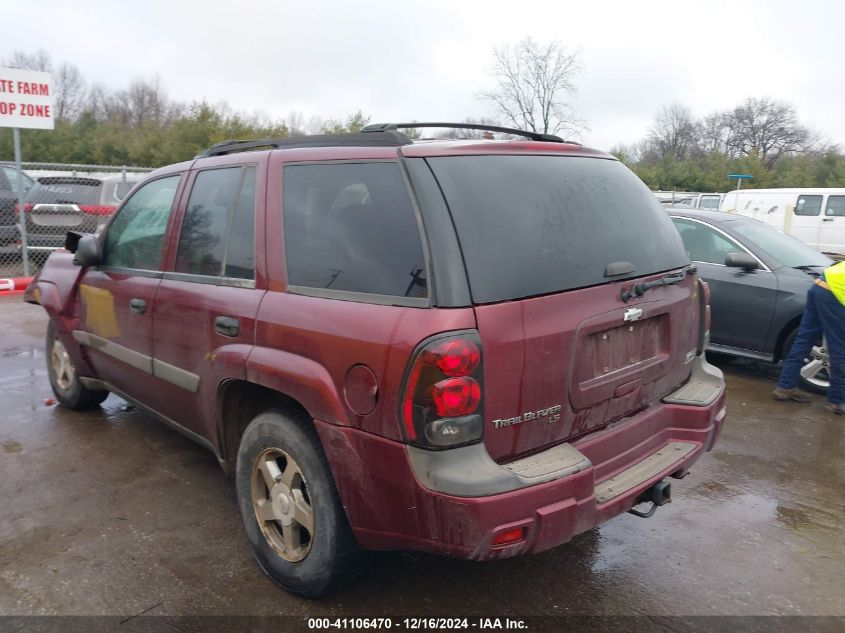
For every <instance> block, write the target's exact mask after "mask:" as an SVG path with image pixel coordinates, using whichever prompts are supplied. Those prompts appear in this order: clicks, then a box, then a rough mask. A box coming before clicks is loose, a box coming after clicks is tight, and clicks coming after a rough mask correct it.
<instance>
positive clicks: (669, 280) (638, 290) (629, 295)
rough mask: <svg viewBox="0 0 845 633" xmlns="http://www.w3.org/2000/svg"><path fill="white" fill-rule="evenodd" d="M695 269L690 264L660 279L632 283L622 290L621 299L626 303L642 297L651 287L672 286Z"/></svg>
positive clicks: (695, 270) (695, 269) (694, 271)
mask: <svg viewBox="0 0 845 633" xmlns="http://www.w3.org/2000/svg"><path fill="white" fill-rule="evenodd" d="M697 270H698V269H697V268H696V267H695V265H693V264H690V265H689V266H687V267H686V268H684V269H683V270H682V271H680V272H677V273H672V274H671V275H666V276H665V277H661V278H660V279H653V280H652V281H646V282H643V283H639V284H634V286H633V287H632V288H631V289H630V290H622V293H621V297H622V301H624V302H625V303H628V302H629V301H630V300H631V299H635V298H639V297H642V296H643V295H644V294H645V293H646V292H648V291H649V290H651V289H652V288H658V287H660V286H674V285H675V284H679V283H681V282H682V281H683V280H684V279H686V278H687V275H693V274H695V273H696V272H697Z"/></svg>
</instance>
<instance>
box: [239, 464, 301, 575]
mask: <svg viewBox="0 0 845 633" xmlns="http://www.w3.org/2000/svg"><path fill="white" fill-rule="evenodd" d="M252 471H253V472H252V483H251V489H252V507H253V510H254V511H255V518H256V520H257V521H258V525H259V527H260V528H261V532H262V533H263V534H264V538H265V539H266V540H267V542H268V543H269V544H270V546H271V547H272V548H273V549H274V550H275V551H276V553H277V554H278V555H279V556H281V557H282V558H283V559H285V560H286V561H289V562H292V563H296V562H299V561H301V560H302V559H304V558H305V557H306V556H307V555H308V552H309V551H310V550H311V543H312V541H313V537H314V509H313V507H312V505H311V497H310V496H309V494H308V484H307V483H306V481H305V477H304V476H303V474H302V470H300V468H299V465H298V464H297V463H296V461H295V460H294V459H293V458H292V457H291V456H290V455H289V454H288V453H286V452H285V451H283V450H281V449H279V448H268V449H265V450H264V451H263V452H262V453H261V454H260V455H259V456H258V459H256V460H255V464H254V466H253V469H252Z"/></svg>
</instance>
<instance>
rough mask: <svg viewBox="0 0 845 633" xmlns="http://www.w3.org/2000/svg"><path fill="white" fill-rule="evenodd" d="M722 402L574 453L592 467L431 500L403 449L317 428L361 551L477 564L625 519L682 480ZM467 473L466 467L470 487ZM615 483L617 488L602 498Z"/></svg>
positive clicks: (618, 430) (650, 422)
mask: <svg viewBox="0 0 845 633" xmlns="http://www.w3.org/2000/svg"><path fill="white" fill-rule="evenodd" d="M724 402H725V396H724V388H723V387H722V388H721V389H720V390H719V393H718V396H717V397H716V398H715V399H713V400H712V401H711V402H710V403H709V404H707V405H705V406H691V405H682V404H668V403H656V404H655V405H653V406H652V407H650V408H648V409H646V410H644V411H642V412H640V413H639V414H637V415H636V416H632V417H630V418H627V419H625V420H623V421H620V422H618V423H616V424H615V425H612V426H611V427H609V428H607V429H605V430H603V431H601V432H599V433H595V434H593V435H590V436H587V437H585V438H583V439H582V440H580V441H577V442H575V443H574V444H573V447H574V448H575V449H577V451H578V453H580V454H581V455H582V456H584V457H585V458H587V460H588V461H589V464H588V465H586V466H585V467H580V468H578V469H576V470H575V471H574V472H571V473H570V474H564V475H563V476H560V477H559V478H556V479H553V480H550V481H545V482H543V483H538V484H535V485H525V486H524V487H520V488H517V489H511V490H508V491H506V492H501V493H498V494H489V495H484V494H479V492H480V491H479V490H475V491H474V492H471V493H468V494H472V495H473V496H459V495H457V494H449V493H446V492H442V491H436V490H432V489H431V488H430V486H432V485H434V484H432V481H431V477H430V475H431V472H430V471H429V472H421V471H420V470H419V469H420V464H419V463H418V462H417V463H415V461H414V459H413V458H412V456H411V453H410V452H409V450H408V448H407V447H406V446H405V445H403V444H401V443H398V442H394V441H391V440H386V439H384V438H380V437H376V436H373V435H371V434H368V433H363V432H361V431H357V430H355V429H350V428H347V427H338V426H335V425H331V424H327V423H322V422H318V423H317V428H318V431H319V433H320V437H321V439H322V443H323V446H324V448H325V450H326V453H327V456H328V458H329V462H330V464H331V466H332V470H333V473H334V476H335V480H336V482H337V485H338V491H339V492H340V496H341V499H342V502H343V505H344V507H345V509H346V512H347V516H348V517H349V521H350V524H351V526H352V529H353V531H354V532H355V535H356V537H357V538H358V541H359V543H360V544H361V545H362V546H363V547H367V548H370V549H415V550H423V551H429V552H434V553H439V554H446V555H451V556H456V557H460V558H469V559H476V560H484V559H491V558H503V557H508V556H514V555H517V554H523V553H533V552H539V551H543V550H546V549H549V548H552V547H555V546H557V545H560V544H562V543H565V542H566V541H568V540H570V539H571V538H572V537H573V536H575V535H577V534H579V533H581V532H584V531H586V530H589V529H591V528H593V527H595V526H596V525H599V524H601V523H603V522H605V521H607V520H608V519H611V518H612V517H614V516H617V515H619V514H622V513H624V512H626V511H627V510H629V509H630V508H631V507H632V506H633V504H634V502H635V500H636V499H637V497H638V496H639V495H640V494H641V493H642V492H644V491H645V490H647V489H648V488H650V487H651V486H653V485H654V484H655V483H656V482H658V481H660V480H661V479H663V478H665V477H667V476H669V475H672V474H679V473H685V472H686V471H688V470H689V468H690V466H691V465H692V464H693V463H694V462H695V461H696V460H697V459H698V458H699V457H700V456H701V454H702V453H703V452H705V451H708V450H710V448H712V446H713V444H714V443H715V441H716V439H717V437H718V435H719V432H720V431H721V427H722V424H723V423H724V419H725V406H724ZM677 447H681V448H677ZM672 450H677V451H678V452H677V456H678V458H677V459H673V456H672V455H668V454H669V453H670V452H671V451H672ZM473 473H474V467H473V465H472V464H467V468H466V475H467V477H468V478H472V476H473ZM632 473H633V475H635V476H634V477H633V479H632ZM636 475H639V476H636ZM611 478H614V482H609V480H610V479H611ZM615 481H619V482H624V484H622V485H619V487H618V490H617V491H613V492H611V493H608V492H607V489H608V488H612V487H613V485H615ZM608 482H609V483H608ZM632 482H633V483H632ZM602 484H603V485H602ZM619 490H621V492H619ZM599 497H600V498H601V499H603V501H599V500H598V499H599ZM519 527H522V528H525V538H524V540H522V541H520V542H518V543H515V544H512V545H507V546H501V547H493V546H492V545H491V543H492V541H493V538H494V536H495V535H497V534H498V533H500V532H503V531H507V530H510V529H514V528H519Z"/></svg>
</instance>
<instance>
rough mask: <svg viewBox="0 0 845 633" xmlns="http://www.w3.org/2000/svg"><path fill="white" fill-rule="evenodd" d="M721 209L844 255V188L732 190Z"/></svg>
mask: <svg viewBox="0 0 845 633" xmlns="http://www.w3.org/2000/svg"><path fill="white" fill-rule="evenodd" d="M719 210H720V211H725V212H727V213H737V214H739V215H744V216H746V217H749V218H754V219H755V220H760V221H761V222H765V223H766V224H769V225H771V226H773V227H775V228H777V229H779V230H781V231H783V232H784V233H787V234H788V235H792V236H793V237H796V238H798V239H799V240H801V241H802V242H805V243H806V244H808V245H810V246H811V247H813V248H814V249H816V250H818V251H821V252H822V253H827V254H830V255H832V256H833V257H835V258H837V259H841V258H842V257H845V188H838V189H836V188H823V189H808V188H804V189H740V190H738V191H729V192H728V193H726V194H725V198H724V199H723V200H722V203H721V206H720V207H719Z"/></svg>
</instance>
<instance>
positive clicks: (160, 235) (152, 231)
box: [103, 176, 180, 270]
mask: <svg viewBox="0 0 845 633" xmlns="http://www.w3.org/2000/svg"><path fill="white" fill-rule="evenodd" d="M179 178H180V176H168V177H166V178H159V179H158V180H154V181H152V182H148V183H147V184H145V185H143V186H142V187H141V188H140V189H138V190H137V191H136V192H135V193H134V194H133V195H132V197H131V198H129V200H127V202H126V204H125V205H123V208H122V209H121V210H120V212H119V213H118V214H117V216H116V217H115V218H114V221H113V222H112V224H111V226H110V227H109V230H108V233H107V234H106V244H105V254H104V256H103V265H104V266H117V267H121V268H138V269H143V270H158V269H159V267H160V265H161V249H162V244H163V243H164V233H165V232H166V230H167V221H168V219H169V218H170V213H171V211H172V209H173V199H174V198H175V197H176V189H177V188H178V186H179Z"/></svg>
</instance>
